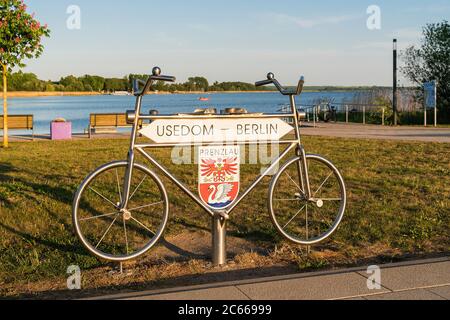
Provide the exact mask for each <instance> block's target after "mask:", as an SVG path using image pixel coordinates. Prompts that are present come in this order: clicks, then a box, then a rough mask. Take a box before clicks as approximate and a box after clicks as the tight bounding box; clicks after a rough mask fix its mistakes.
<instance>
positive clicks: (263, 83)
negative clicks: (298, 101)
mask: <svg viewBox="0 0 450 320" xmlns="http://www.w3.org/2000/svg"><path fill="white" fill-rule="evenodd" d="M269 84H273V85H275V87H276V88H277V89H278V91H280V93H281V94H282V95H284V96H298V95H299V94H300V93H302V91H303V86H304V84H305V78H304V77H303V76H302V77H301V78H300V81H299V82H298V85H297V88H295V89H286V88H284V87H283V86H282V85H281V84H280V83H279V82H278V80H277V79H275V75H274V74H273V73H272V72H270V73H269V74H268V75H267V80H263V81H258V82H256V83H255V86H256V87H262V86H267V85H269Z"/></svg>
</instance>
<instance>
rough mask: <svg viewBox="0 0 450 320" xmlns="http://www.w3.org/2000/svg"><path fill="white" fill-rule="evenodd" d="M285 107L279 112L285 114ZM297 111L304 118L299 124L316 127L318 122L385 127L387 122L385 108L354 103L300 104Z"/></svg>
mask: <svg viewBox="0 0 450 320" xmlns="http://www.w3.org/2000/svg"><path fill="white" fill-rule="evenodd" d="M286 110H287V106H282V107H281V109H280V110H279V111H280V112H286ZM299 111H300V112H301V113H303V115H304V118H303V119H301V122H302V123H303V122H307V123H313V126H314V127H316V125H317V123H319V122H335V123H337V122H343V123H362V124H379V125H383V126H384V125H386V122H387V120H388V117H387V108H386V107H385V106H381V105H369V104H355V103H329V102H327V103H318V104H312V105H306V104H302V105H300V106H299Z"/></svg>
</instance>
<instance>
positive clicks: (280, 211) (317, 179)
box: [269, 155, 347, 245]
mask: <svg viewBox="0 0 450 320" xmlns="http://www.w3.org/2000/svg"><path fill="white" fill-rule="evenodd" d="M301 161H302V160H301V157H297V158H293V159H291V160H290V161H288V162H287V163H286V164H285V165H284V166H283V167H282V168H281V169H280V171H279V172H278V173H277V174H276V175H275V177H274V178H273V180H272V183H271V185H270V189H269V214H270V217H271V219H272V222H273V224H274V226H275V228H276V229H277V230H278V231H279V232H280V233H281V234H282V235H283V236H284V237H285V238H286V239H288V240H289V241H291V242H294V243H296V244H301V245H313V244H317V243H319V242H322V241H324V240H325V239H327V238H328V237H330V236H331V235H332V234H333V233H334V232H335V231H336V229H337V228H338V226H339V224H340V223H341V221H342V218H343V216H344V212H345V208H346V203H347V195H346V189H345V183H344V179H343V178H342V176H341V174H340V172H339V170H338V169H337V168H336V167H335V166H334V165H333V164H332V163H331V162H330V161H328V160H327V159H325V158H322V157H321V156H317V155H306V162H307V166H308V177H309V182H310V189H311V193H312V194H311V197H310V199H307V198H306V196H305V192H304V190H303V185H302V179H301V178H300V177H299V174H300V172H301V170H299V168H301V167H302V165H301Z"/></svg>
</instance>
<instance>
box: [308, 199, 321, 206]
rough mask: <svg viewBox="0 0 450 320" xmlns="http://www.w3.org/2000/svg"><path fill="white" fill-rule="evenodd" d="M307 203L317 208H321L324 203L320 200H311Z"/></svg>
mask: <svg viewBox="0 0 450 320" xmlns="http://www.w3.org/2000/svg"><path fill="white" fill-rule="evenodd" d="M309 201H311V202H313V203H315V204H316V206H317V208H323V205H324V202H323V200H322V199H311V200H309Z"/></svg>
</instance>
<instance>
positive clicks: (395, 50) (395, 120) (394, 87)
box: [392, 39, 398, 126]
mask: <svg viewBox="0 0 450 320" xmlns="http://www.w3.org/2000/svg"><path fill="white" fill-rule="evenodd" d="M393 49H394V65H393V67H394V68H393V74H394V84H393V95H392V111H393V112H394V126H396V125H397V124H398V112H397V111H398V108H397V103H398V100H397V39H394V43H393Z"/></svg>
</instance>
